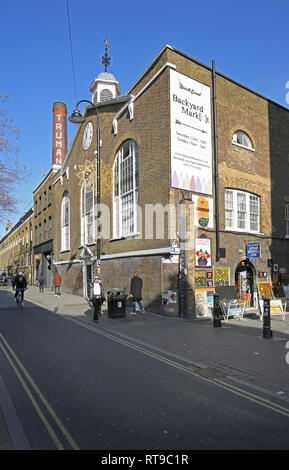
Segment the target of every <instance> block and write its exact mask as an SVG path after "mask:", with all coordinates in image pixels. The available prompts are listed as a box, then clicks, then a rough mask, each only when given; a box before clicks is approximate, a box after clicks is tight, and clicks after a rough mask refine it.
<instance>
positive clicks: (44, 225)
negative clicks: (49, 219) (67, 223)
mask: <svg viewBox="0 0 289 470" xmlns="http://www.w3.org/2000/svg"><path fill="white" fill-rule="evenodd" d="M46 236H47V226H46V220H44V222H43V240H46Z"/></svg>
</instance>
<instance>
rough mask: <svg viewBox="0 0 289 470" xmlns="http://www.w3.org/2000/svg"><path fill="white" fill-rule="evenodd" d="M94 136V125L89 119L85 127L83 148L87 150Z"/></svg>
mask: <svg viewBox="0 0 289 470" xmlns="http://www.w3.org/2000/svg"><path fill="white" fill-rule="evenodd" d="M92 136H93V125H92V122H91V121H89V122H88V123H87V124H86V127H85V129H84V134H83V148H84V150H87V149H88V148H89V146H90V144H91V141H92Z"/></svg>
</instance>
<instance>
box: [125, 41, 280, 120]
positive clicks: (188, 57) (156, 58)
mask: <svg viewBox="0 0 289 470" xmlns="http://www.w3.org/2000/svg"><path fill="white" fill-rule="evenodd" d="M166 49H170V50H172V51H174V52H176V53H177V54H180V55H182V56H183V57H185V58H186V59H188V60H191V61H192V62H194V63H195V64H197V65H200V66H201V67H204V68H206V69H207V70H209V71H210V72H212V67H210V66H208V65H205V64H203V63H202V62H199V61H198V60H196V59H193V58H192V57H190V56H189V55H187V54H185V53H184V52H182V51H179V50H178V49H176V48H175V47H173V46H170V45H169V44H166V45H165V46H164V47H163V48H162V49H161V51H160V52H159V53H158V54H157V55H156V57H155V58H154V59H153V60H152V62H151V63H150V64H149V65H148V67H147V68H146V69H145V71H144V72H143V73H142V74H141V75H140V76H139V77H138V79H137V80H136V81H135V82H134V84H133V85H132V86H131V87H130V88H129V90H128V91H127V93H126V94H127V95H128V94H130V93H131V90H132V88H134V87H135V86H136V85H137V84H138V83H139V82H140V80H141V79H142V78H143V76H144V75H145V74H146V73H147V72H148V71H149V70H150V69H151V68H152V67H153V66H154V65H155V63H156V62H157V60H158V59H159V57H160V56H161V55H162V54H163V53H164V51H165V50H166ZM215 73H216V75H219V76H220V77H222V78H224V79H226V80H228V81H229V82H231V83H234V85H237V86H239V87H241V88H243V89H244V90H247V91H249V92H250V93H253V94H254V95H256V96H259V97H260V98H262V99H264V100H266V101H268V102H269V103H272V104H274V105H276V106H279V107H280V108H282V109H284V111H287V112H288V111H289V109H288V108H286V107H285V106H283V105H282V104H280V103H277V102H276V101H273V100H271V99H270V98H266V96H264V95H261V93H258V92H257V91H255V90H252V89H251V88H248V87H247V86H245V85H243V84H242V83H239V82H237V81H236V80H233V79H232V78H230V77H227V76H226V75H224V74H222V73H221V72H217V71H216V72H215Z"/></svg>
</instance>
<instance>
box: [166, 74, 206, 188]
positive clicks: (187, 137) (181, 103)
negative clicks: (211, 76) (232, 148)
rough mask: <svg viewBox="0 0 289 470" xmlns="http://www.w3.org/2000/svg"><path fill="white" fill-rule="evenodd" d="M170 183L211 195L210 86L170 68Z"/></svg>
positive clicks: (177, 186) (173, 185)
mask: <svg viewBox="0 0 289 470" xmlns="http://www.w3.org/2000/svg"><path fill="white" fill-rule="evenodd" d="M170 111H171V186H172V187H174V188H179V189H186V190H189V191H194V192H196V193H201V194H210V195H212V136H211V93H210V87H208V86H207V85H204V84H203V83H200V82H197V81H196V80H193V79H192V78H190V77H187V76H186V75H183V74H181V73H179V72H176V71H175V70H172V69H171V70H170Z"/></svg>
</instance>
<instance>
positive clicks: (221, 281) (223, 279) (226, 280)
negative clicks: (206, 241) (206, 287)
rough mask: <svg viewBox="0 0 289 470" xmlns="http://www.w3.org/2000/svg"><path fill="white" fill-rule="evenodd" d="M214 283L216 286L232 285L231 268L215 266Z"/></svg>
mask: <svg viewBox="0 0 289 470" xmlns="http://www.w3.org/2000/svg"><path fill="white" fill-rule="evenodd" d="M214 284H215V287H224V286H229V285H230V269H229V268H214Z"/></svg>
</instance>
